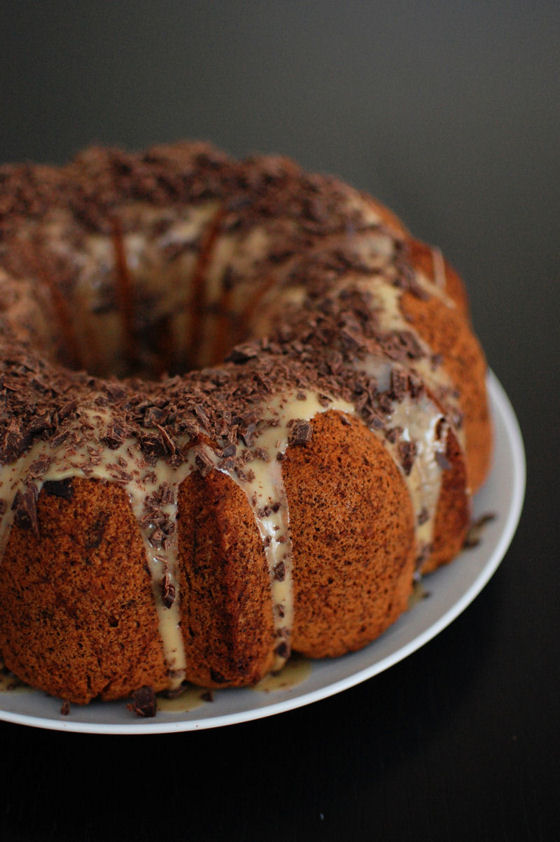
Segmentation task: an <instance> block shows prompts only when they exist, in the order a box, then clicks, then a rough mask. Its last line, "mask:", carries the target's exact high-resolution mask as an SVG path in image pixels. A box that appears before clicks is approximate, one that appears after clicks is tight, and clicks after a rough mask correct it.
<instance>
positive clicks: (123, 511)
mask: <svg viewBox="0 0 560 842" xmlns="http://www.w3.org/2000/svg"><path fill="white" fill-rule="evenodd" d="M485 370H486V366H485V361H484V358H483V355H482V352H481V350H480V347H479V345H478V343H477V341H476V339H475V338H474V336H473V333H472V331H471V327H470V323H469V316H468V311H467V302H466V296H465V292H464V289H463V286H462V283H461V281H460V279H459V277H458V276H457V274H456V273H455V272H454V271H453V270H452V269H451V267H450V266H449V265H448V264H447V263H446V262H445V260H444V259H443V257H442V255H441V253H440V252H439V251H438V250H437V249H433V248H430V247H428V246H425V245H423V244H422V243H420V242H418V241H416V240H414V239H412V238H411V237H410V235H409V234H408V233H407V231H406V230H405V228H404V227H403V226H402V224H401V223H400V222H399V221H398V219H396V217H395V216H394V215H393V214H392V213H390V212H389V211H388V210H386V209H385V208H384V207H382V206H381V205H379V204H378V203H377V202H376V201H374V200H373V199H371V198H370V197H369V196H367V195H364V194H363V193H360V192H358V191H356V190H354V189H352V188H350V187H348V186H347V185H345V184H343V183H341V182H340V181H338V180H336V179H334V178H331V177H325V176H318V175H308V174H306V173H305V172H303V171H302V170H301V169H299V168H298V167H297V166H296V165H295V164H294V163H292V162H291V161H289V160H287V159H285V158H277V157H255V158H250V159H248V160H245V161H243V162H237V161H234V160H232V159H231V158H229V157H228V156H226V155H225V154H222V153H221V152H219V151H217V150H216V149H214V148H212V147H210V146H208V145H206V144H197V143H179V144H175V145H172V146H162V147H156V148H154V149H151V150H149V151H147V152H145V153H140V154H129V153H125V152H123V151H120V150H113V149H111V150H108V149H99V148H94V149H90V150H88V151H86V152H84V153H83V154H80V155H79V156H78V157H77V158H76V159H75V160H74V161H73V162H71V163H70V164H68V165H66V166H64V167H62V168H54V167H52V168H51V167H46V166H32V165H22V166H19V165H18V166H16V165H9V166H5V167H3V168H1V169H0V555H1V561H0V651H1V654H2V658H3V660H4V663H5V664H6V666H7V668H9V669H10V670H11V671H13V672H14V673H15V674H16V675H17V676H18V677H19V678H21V679H22V680H23V681H25V682H28V683H29V684H31V685H32V686H34V687H36V688H40V689H42V690H45V691H46V692H48V693H51V694H54V695H57V696H60V697H63V698H64V699H68V700H71V701H73V702H78V703H86V702H88V701H90V700H91V699H93V698H96V697H100V698H102V699H115V698H120V697H125V696H127V695H130V694H131V693H132V692H133V691H135V690H136V689H137V688H139V687H141V686H146V685H147V686H149V687H152V688H153V689H154V690H155V691H160V690H165V689H168V690H173V689H176V688H178V687H180V686H181V685H182V683H183V682H193V683H195V684H199V685H201V686H206V687H223V686H238V685H248V684H253V683H255V682H256V681H258V680H259V679H260V678H261V677H262V676H263V675H265V674H266V673H267V672H268V671H270V670H277V669H279V668H280V667H281V666H282V664H283V663H284V662H285V661H286V659H287V658H288V657H289V655H290V652H292V651H297V652H299V653H302V654H303V655H305V656H308V657H312V658H318V657H324V656H335V655H340V654H342V653H345V652H348V651H351V650H355V649H357V648H359V647H362V646H364V645H365V644H367V643H369V642H370V641H371V640H373V639H374V638H376V637H377V636H378V635H380V634H381V633H382V632H383V631H384V630H385V629H386V628H387V627H388V626H389V625H390V624H391V623H392V622H393V621H394V620H396V619H397V618H398V617H399V615H400V614H401V613H402V612H403V611H404V610H405V609H406V608H407V603H408V599H409V596H410V594H411V591H412V588H413V583H414V581H415V579H416V578H417V577H418V576H419V575H421V574H422V573H425V572H428V571H431V570H433V569H435V568H436V567H437V566H438V565H441V564H443V563H445V562H448V561H450V560H451V559H452V558H453V557H454V556H455V555H456V554H457V553H458V552H459V550H460V549H461V546H462V544H463V540H464V536H465V532H466V529H467V526H468V524H469V512H470V504H469V500H470V494H471V492H472V491H474V490H476V489H477V488H478V486H479V485H480V484H481V483H482V481H483V480H484V477H485V474H486V472H487V468H488V463H489V458H490V451H491V430H490V424H489V417H488V409H487V400H486V392H485Z"/></svg>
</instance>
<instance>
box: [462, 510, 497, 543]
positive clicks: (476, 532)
mask: <svg viewBox="0 0 560 842" xmlns="http://www.w3.org/2000/svg"><path fill="white" fill-rule="evenodd" d="M495 518H496V515H495V514H494V513H493V512H487V513H486V514H484V515H481V516H480V517H478V518H476V520H473V522H472V523H471V525H470V527H469V530H468V532H467V534H466V536H465V541H464V543H463V547H464V548H465V549H467V550H469V549H472V547H477V546H478V545H479V544H480V541H481V535H482V532H483V530H484V527H485V526H486V524H487V523H490V522H491V521H493V520H495Z"/></svg>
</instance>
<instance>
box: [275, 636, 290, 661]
mask: <svg viewBox="0 0 560 842" xmlns="http://www.w3.org/2000/svg"><path fill="white" fill-rule="evenodd" d="M274 651H275V652H276V654H277V655H278V656H279V657H280V658H288V657H289V655H290V647H289V646H288V644H287V643H286V641H285V640H282V641H281V642H280V643H279V644H278V646H277V647H276V649H275V650H274Z"/></svg>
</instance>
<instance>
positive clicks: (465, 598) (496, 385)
mask: <svg viewBox="0 0 560 842" xmlns="http://www.w3.org/2000/svg"><path fill="white" fill-rule="evenodd" d="M487 386H488V393H489V397H490V403H491V406H492V409H493V411H494V412H495V413H496V414H497V415H499V416H500V420H501V421H502V423H503V425H504V428H505V431H506V434H507V443H508V446H509V449H510V451H511V455H512V465H511V466H512V473H513V481H512V496H511V503H510V506H509V509H508V510H507V513H506V517H505V520H504V523H503V525H502V528H501V531H500V536H499V539H498V541H497V544H496V546H495V547H494V550H493V551H492V553H491V555H490V557H489V559H488V561H487V562H486V563H485V564H484V566H483V568H482V569H481V570H480V572H479V574H478V575H477V577H476V578H475V579H474V581H473V582H472V583H471V585H470V586H469V587H468V588H467V589H466V590H465V592H464V593H463V594H462V595H461V597H460V598H459V599H457V600H456V601H455V602H454V603H453V604H452V605H451V606H450V607H449V608H448V609H447V611H445V612H444V613H443V614H442V615H441V616H440V617H439V618H438V619H436V620H435V621H434V622H433V623H432V624H431V625H430V626H428V628H427V629H425V630H424V631H423V632H421V633H420V634H418V635H416V636H415V637H414V638H413V639H412V640H410V641H409V642H408V643H405V644H404V645H402V646H400V647H398V648H397V649H396V650H395V651H394V652H391V653H390V654H388V655H386V656H385V657H383V658H381V659H379V660H376V661H375V662H374V663H373V664H370V665H369V666H367V667H365V668H362V669H359V670H357V671H356V672H352V673H350V674H349V675H347V676H345V677H343V678H340V679H338V680H336V681H334V682H331V683H327V684H324V685H322V686H321V687H319V688H316V689H314V690H310V691H309V692H307V693H303V694H298V695H296V696H294V697H292V698H288V699H283V700H282V701H278V702H276V703H272V704H268V705H261V706H255V707H254V708H250V709H247V710H242V711H237V712H232V713H225V714H221V715H217V716H213V717H205V718H202V719H173V720H168V719H157V718H156V719H154V720H151V721H149V722H147V721H146V720H142V721H135V722H130V723H128V722H123V723H103V722H82V721H79V720H72V719H62V718H61V719H60V720H59V719H54V718H49V717H46V716H36V715H33V714H28V713H19V712H16V711H10V710H2V709H1V708H0V720H4V721H6V722H10V723H13V724H18V725H27V726H28V727H34V728H43V729H47V730H54V731H67V732H74V733H82V734H106V735H116V734H119V735H132V734H168V733H177V732H184V731H198V730H206V729H209V728H221V727H225V726H226V725H234V724H241V723H243V722H251V721H254V720H257V719H263V718H265V717H269V716H275V715H277V714H279V713H285V712H287V711H290V710H295V709H297V708H299V707H304V706H306V705H309V704H313V703H314V702H318V701H321V700H322V699H326V698H328V697H330V696H334V695H336V694H338V693H341V692H343V691H344V690H348V689H350V688H351V687H355V686H356V685H357V684H361V683H362V682H364V681H367V680H368V679H369V678H373V677H374V676H375V675H378V674H379V673H381V672H384V671H385V670H386V669H389V668H390V667H392V666H394V665H395V664H397V663H399V662H400V661H402V660H404V659H405V658H407V657H408V656H409V655H412V654H413V653H414V652H416V651H417V650H418V649H420V648H421V647H422V646H424V645H425V644H426V643H428V642H429V641H430V640H432V639H433V638H434V637H436V636H437V635H438V634H440V632H442V631H443V630H444V629H445V628H446V627H447V626H448V625H450V624H451V623H452V622H453V621H454V620H455V619H457V617H458V616H459V615H460V614H461V613H462V612H463V611H464V610H465V609H466V608H467V607H468V606H469V605H470V604H471V602H473V600H474V599H475V598H476V597H477V596H478V594H479V593H480V592H481V591H482V590H483V588H484V587H485V586H486V584H487V583H488V581H489V580H490V578H491V577H492V576H493V575H494V573H495V572H496V570H497V568H498V566H499V565H500V563H501V561H502V560H503V558H504V556H505V554H506V552H507V550H508V548H509V545H510V543H511V541H512V539H513V536H514V534H515V531H516V528H517V525H518V523H519V519H520V517H521V511H522V508H523V501H524V498H525V486H526V458H525V450H524V446H523V437H522V434H521V429H520V427H519V422H518V420H517V417H516V415H515V411H514V409H513V406H512V404H511V402H510V400H509V398H508V396H507V394H506V392H505V390H504V388H503V386H502V385H501V383H500V381H499V380H498V378H497V377H496V375H495V374H494V373H493V371H491V370H489V371H488V375H487ZM341 657H342V658H344V657H345V656H344V655H343V656H341ZM37 692H39V691H37Z"/></svg>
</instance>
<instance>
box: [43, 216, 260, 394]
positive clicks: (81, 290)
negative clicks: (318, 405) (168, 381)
mask: <svg viewBox="0 0 560 842" xmlns="http://www.w3.org/2000/svg"><path fill="white" fill-rule="evenodd" d="M154 243H157V240H155V239H154V237H153V236H151V237H150V236H148V234H147V233H146V231H145V230H127V231H126V233H125V232H124V231H123V226H122V225H121V223H120V222H118V221H115V220H112V222H111V235H110V236H106V237H105V238H104V239H103V240H102V239H101V237H98V238H97V240H94V239H93V238H92V242H91V243H90V244H88V249H89V252H90V254H91V255H92V256H91V260H90V263H89V264H88V263H87V262H86V261H84V265H85V267H86V268H85V269H84V270H83V277H80V276H79V277H78V280H77V282H75V283H74V285H73V286H72V288H70V290H69V294H66V291H65V293H64V295H63V294H62V293H61V287H60V285H59V284H58V283H55V282H54V279H47V280H49V283H48V284H47V285H46V286H47V288H48V289H49V290H50V298H51V304H52V310H53V311H54V316H55V320H56V322H57V323H58V324H57V327H58V333H59V336H60V341H59V343H58V347H57V349H56V351H55V354H56V356H57V358H58V359H59V361H61V362H63V363H64V364H65V365H67V366H68V367H69V368H72V369H77V370H86V371H88V373H90V374H93V375H95V376H100V377H109V376H113V377H118V378H125V377H141V378H143V379H148V380H154V379H159V378H160V377H162V376H164V375H167V374H169V375H174V374H182V373H185V372H187V371H190V370H192V369H200V368H203V367H205V366H211V365H214V364H216V363H218V362H221V361H223V359H224V358H225V357H226V355H227V353H228V351H229V349H230V348H232V347H233V346H234V345H235V344H236V343H237V342H240V341H243V340H245V339H246V338H247V330H246V329H245V327H244V325H245V323H246V321H247V320H246V319H244V318H243V314H242V313H241V311H239V312H237V313H236V312H234V308H233V307H232V306H231V302H230V296H229V290H228V286H227V283H225V282H222V281H223V279H220V278H217V279H216V278H212V277H211V276H210V271H209V270H210V267H209V252H208V244H206V246H205V245H204V243H203V244H202V246H200V244H199V245H198V246H197V247H196V248H195V246H194V245H193V244H192V243H191V242H190V241H189V240H184V241H183V242H176V241H172V243H171V245H172V246H173V248H171V247H170V246H169V244H168V245H167V246H160V245H159V244H158V247H156V246H155V245H154ZM181 249H182V250H183V251H184V252H185V253H186V254H187V256H188V258H189V259H188V260H186V259H183V260H181V253H182V252H181ZM175 252H179V253H178V254H175ZM191 252H193V253H194V257H192V254H191Z"/></svg>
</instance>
